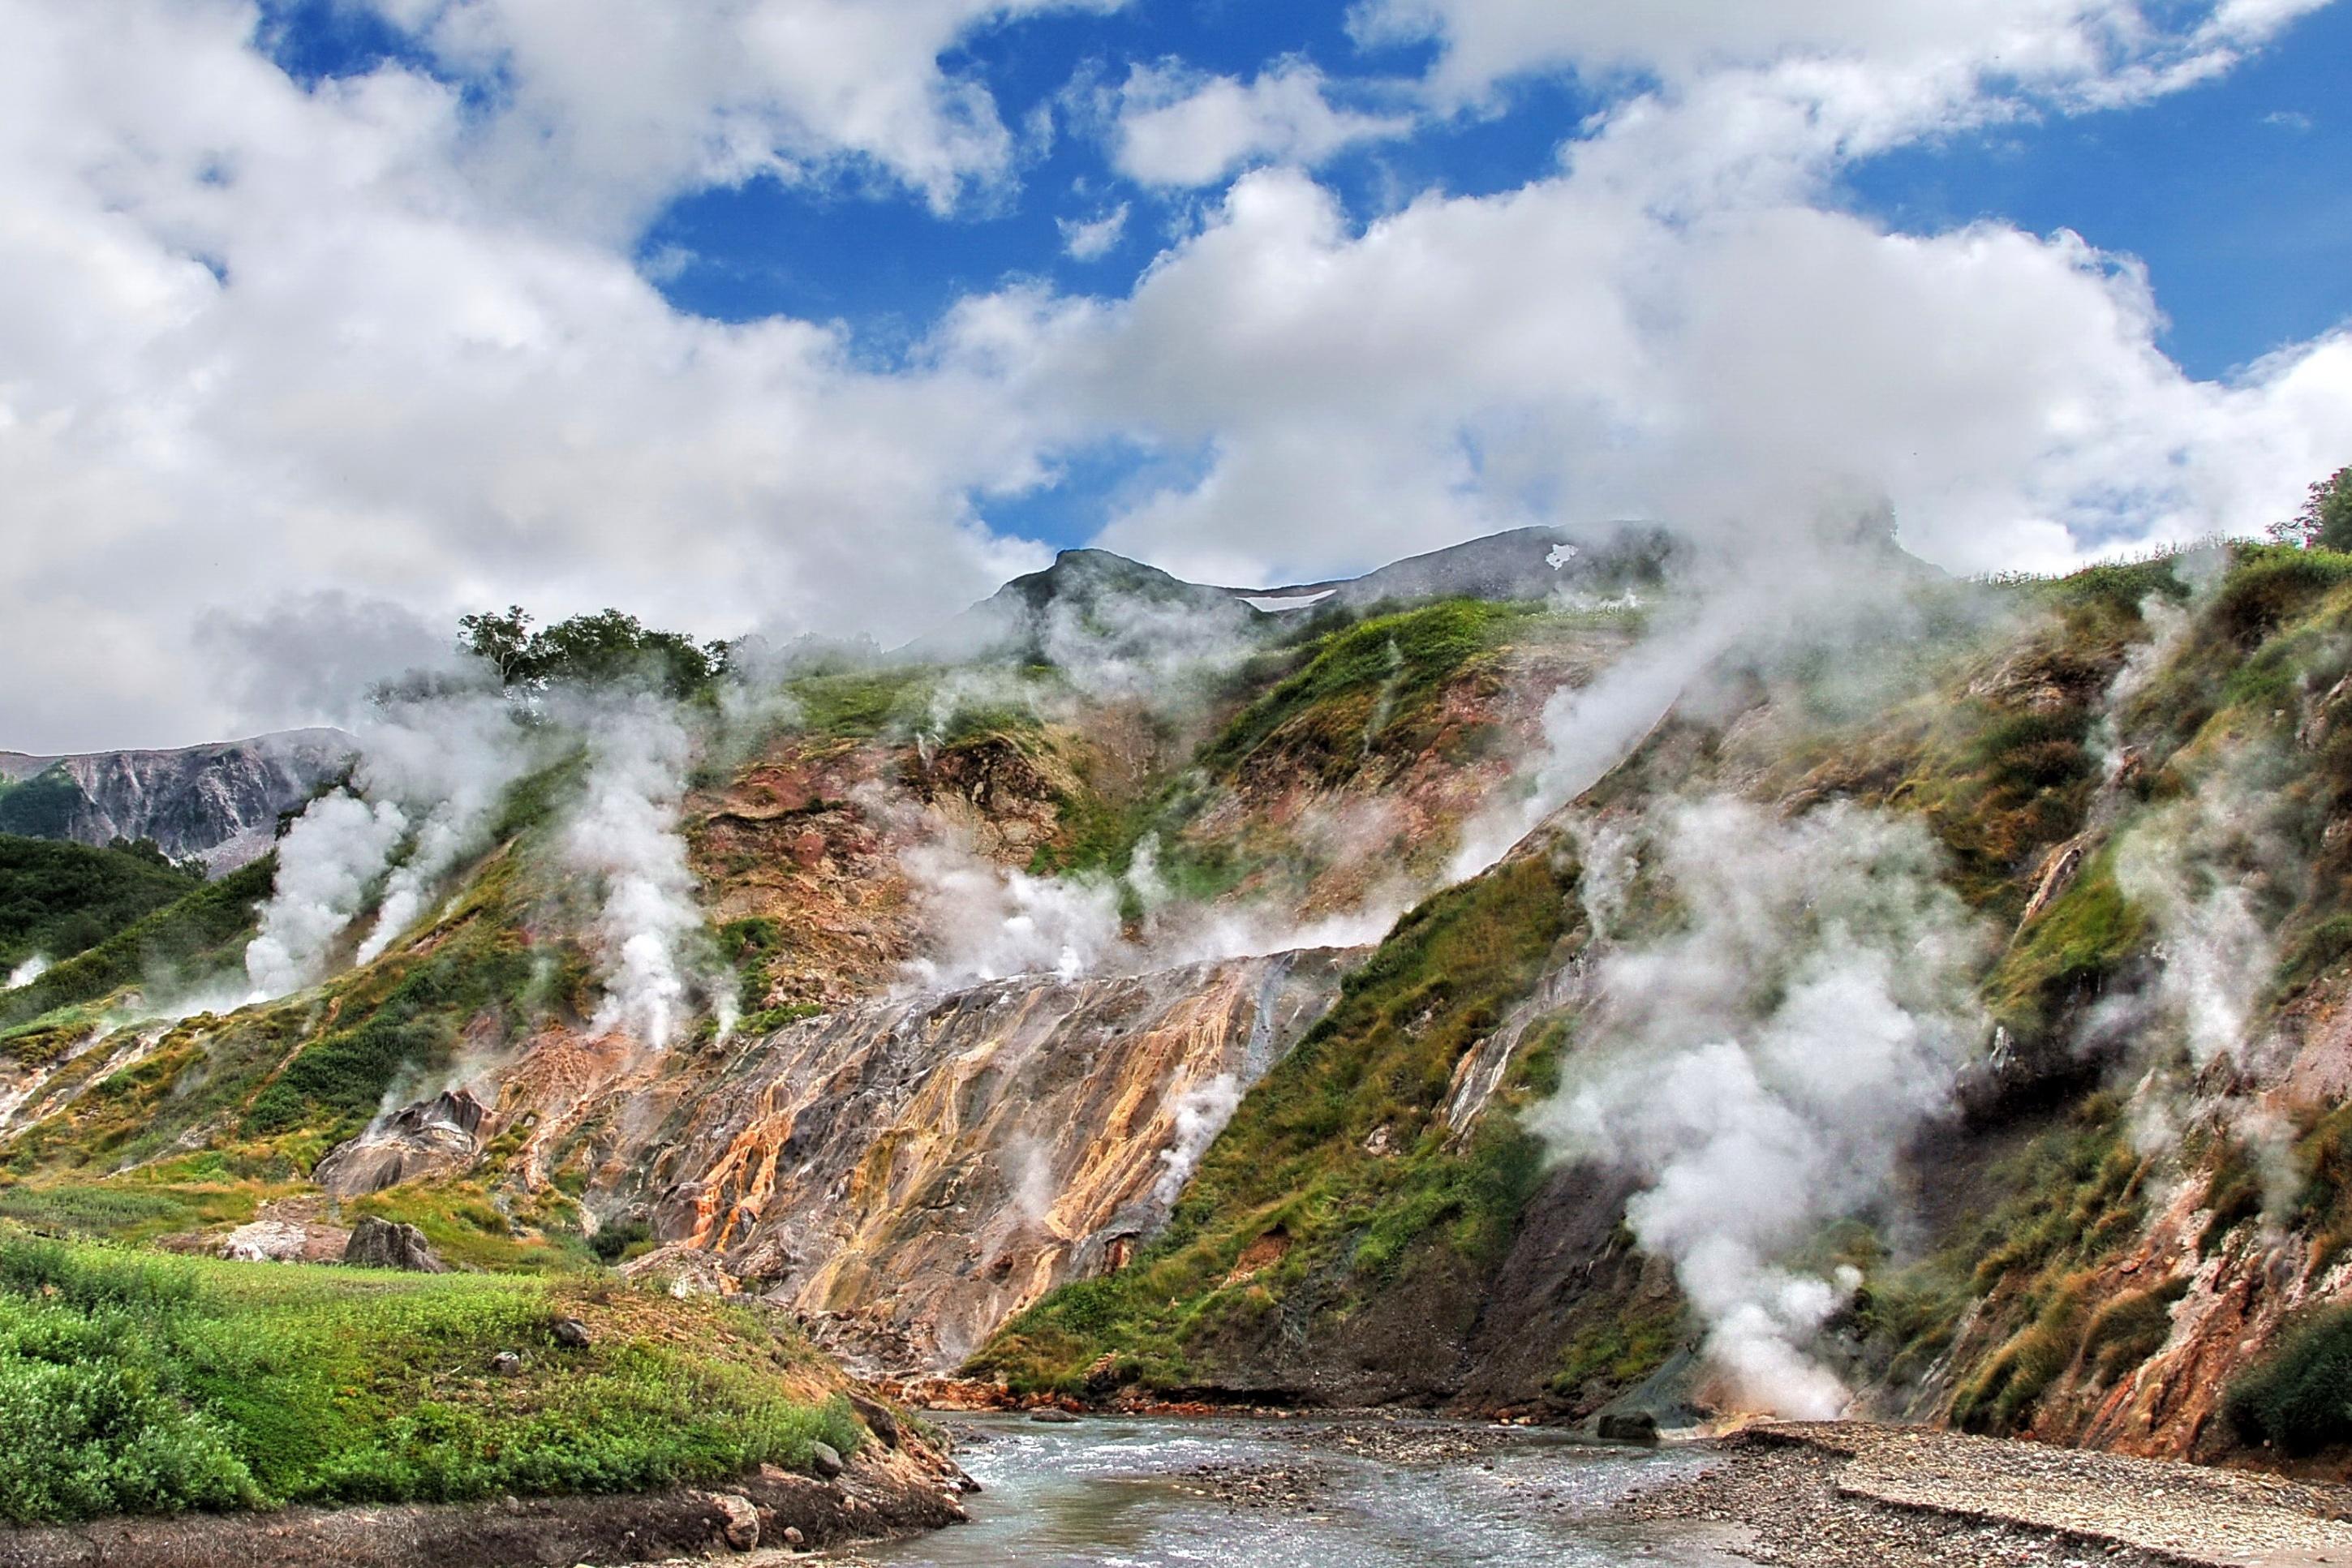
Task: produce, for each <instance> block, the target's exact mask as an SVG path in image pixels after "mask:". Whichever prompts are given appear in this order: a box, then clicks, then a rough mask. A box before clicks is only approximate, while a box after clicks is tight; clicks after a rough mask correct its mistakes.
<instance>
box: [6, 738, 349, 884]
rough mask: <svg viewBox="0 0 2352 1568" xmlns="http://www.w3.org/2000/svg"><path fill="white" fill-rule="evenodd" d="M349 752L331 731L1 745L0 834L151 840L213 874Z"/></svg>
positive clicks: (263, 838) (231, 863)
mask: <svg viewBox="0 0 2352 1568" xmlns="http://www.w3.org/2000/svg"><path fill="white" fill-rule="evenodd" d="M353 756H354V751H353V746H352V738H351V737H349V736H347V735H344V734H343V733H342V732H341V731H340V730H331V729H299V730H286V731H282V732H279V733H278V734H274V735H264V736H257V737H254V738H252V739H250V740H237V741H228V742H225V743H222V744H218V745H212V746H192V747H184V748H182V749H180V750H176V751H97V752H85V753H82V754H79V755H77V756H72V757H32V756H27V755H26V754H25V753H22V752H13V751H12V752H0V832H9V833H19V834H23V835H24V836H26V837H27V838H44V839H71V840H73V841H77V842H79V843H85V844H105V843H109V842H110V841H113V840H115V839H118V838H120V839H130V840H133V841H136V840H139V839H152V840H153V841H154V842H155V844H156V847H157V848H159V849H161V850H162V851H163V852H164V853H165V854H167V855H169V856H171V857H172V858H173V859H174V860H188V859H194V860H200V861H202V862H204V863H205V865H206V866H207V867H208V868H210V869H211V870H212V871H213V872H215V873H219V872H223V871H228V870H232V869H234V868H235V867H236V866H239V865H242V864H244V863H246V862H247V861H250V860H252V859H254V858H255V857H257V856H258V855H260V854H262V853H264V852H267V851H268V848H269V843H270V840H271V838H272V836H273V835H274V834H275V832H276V831H277V827H278V816H279V814H280V813H282V812H285V811H288V810H292V809H294V808H296V807H299V806H300V805H301V804H302V803H303V802H304V801H305V800H309V799H310V797H311V795H312V794H314V793H316V792H317V790H318V789H319V788H320V786H321V785H323V784H325V783H326V782H328V781H329V780H331V779H334V778H336V777H337V776H339V775H340V774H341V773H342V772H343V771H344V770H345V769H346V768H349V767H350V766H351V764H352V758H353Z"/></svg>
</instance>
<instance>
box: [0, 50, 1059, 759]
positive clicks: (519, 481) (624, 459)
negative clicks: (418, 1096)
mask: <svg viewBox="0 0 2352 1568" xmlns="http://www.w3.org/2000/svg"><path fill="white" fill-rule="evenodd" d="M252 20H253V18H252V16H251V15H250V14H249V13H247V12H245V11H243V10H241V9H238V8H236V7H230V6H224V5H165V4H147V5H122V6H109V7H105V8H103V9H102V10H101V9H100V8H95V7H57V6H48V5H38V4H21V3H20V4H0V36H5V38H6V39H7V42H8V47H7V48H5V50H0V271H5V274H6V276H7V277H9V279H10V287H8V288H7V289H6V290H5V292H0V494H4V495H5V497H6V500H5V545H6V548H5V549H0V602H5V603H6V604H7V605H8V606H9V613H8V614H7V615H6V616H5V617H0V662H5V664H6V665H7V667H8V668H9V670H10V672H11V679H10V680H9V682H8V683H7V686H8V691H7V693H6V695H5V697H0V737H5V739H0V743H5V744H8V745H14V746H17V747H29V748H32V749H37V750H49V749H65V748H70V747H85V746H104V745H122V744H131V743H146V744H161V743H164V742H167V741H192V740H197V739H205V738H213V737H216V735H217V734H218V733H222V732H226V730H229V729H231V728H240V727H246V726H247V725H249V724H252V723H262V722H282V721H288V720H291V719H295V718H299V717H303V716H307V714H306V713H303V712H297V711H292V710H290V709H289V708H286V707H278V708H261V709H256V708H252V707H251V706H249V705H240V704H230V703H225V702H223V701H222V700H220V698H219V695H218V694H217V693H216V692H215V689H214V685H213V683H212V682H210V681H208V680H207V679H205V676H204V674H203V672H202V670H201V668H200V667H199V666H198V665H197V664H196V661H195V660H194V658H192V657H191V653H190V645H189V643H188V641H187V639H188V635H189V631H190V623H191V622H192V620H193V619H194V617H195V615H196V614H197V613H198V612H201V611H202V610H204V609H206V608H208V607H215V606H229V607H235V608H236V609H238V610H239V611H243V612H250V611H253V610H257V609H264V608H267V607H268V606H270V605H273V604H275V603H276V602H277V601H279V600H280V599H282V598H285V597H288V596H289V595H307V594H309V593H311V592H312V591H318V590H321V589H330V588H343V589H346V590H355V591H358V592H359V593H360V594H362V596H364V597H365V598H367V599H370V600H379V601H389V602H391V603H393V604H396V605H399V606H402V607H404V608H405V609H406V610H408V611H409V612H414V613H417V614H421V615H423V616H424V617H425V620H426V622H428V623H429V624H433V625H438V626H442V627H447V626H449V625H451V624H452V623H453V621H454V617H455V615H456V613H457V612H458V611H460V610H462V609H469V608H482V607H485V606H490V605H496V604H503V603H505V602H507V601H509V599H514V598H524V599H528V600H530V601H531V602H532V603H533V605H534V606H535V607H537V608H540V609H541V611H542V612H568V611H574V610H582V609H593V608H596V607H598V606H599V605H601V604H604V603H625V604H626V605H628V606H629V607H630V608H631V609H633V610H635V611H636V612H639V613H640V614H643V615H644V616H646V618H647V619H648V620H650V621H653V622H656V623H669V624H676V625H680V626H683V627H686V628H688V629H690V630H693V631H696V632H701V633H704V634H718V633H721V632H739V631H741V630H743V629H745V628H746V627H747V626H750V625H752V624H755V623H759V622H772V623H774V624H777V625H780V626H784V627H803V626H806V627H813V628H818V629H828V628H829V629H832V630H835V631H843V632H849V631H871V632H877V634H881V635H885V636H887V635H890V634H892V633H894V632H906V633H911V632H915V631H918V630H920V629H921V628H922V627H923V626H925V625H926V624H928V623H929V622H932V621H934V620H936V619H938V618H940V617H942V616H944V615H946V614H948V613H951V612H953V611H954V610H956V609H958V608H960V607H961V604H963V603H964V602H967V601H970V600H971V599H972V598H974V597H977V596H978V595H979V594H981V593H983V592H985V591H987V590H988V589H989V588H990V587H991V586H992V583H993V582H994V581H995V580H1001V579H1002V578H1003V576H1004V575H1006V574H1008V573H1009V572H1012V571H1017V570H1027V569H1029V568H1031V567H1034V566H1035V565H1037V564H1040V562H1041V559H1042V552H1040V551H1038V550H1036V549H1034V547H1029V546H1025V545H1023V544H1021V543H1019V542H1018V541H1010V542H1008V541H1003V540H1000V539H997V538H993V537H992V536H991V535H990V534H989V533H988V532H987V531H986V530H985V529H984V528H982V527H981V526H980V525H979V523H978V522H977V519H976V517H974V515H973V512H972V509H971V500H970V498H969V497H971V494H972V493H974V492H975V491H977V492H981V493H986V492H989V491H992V490H998V489H1002V488H1004V487H1007V486H1020V485H1023V484H1026V483H1029V482H1031V481H1032V480H1033V479H1034V477H1035V476H1037V475H1038V474H1039V473H1040V472H1041V470H1040V469H1039V468H1038V467H1037V465H1036V462H1035V457H1034V453H1035V450H1036V444H1037V440H1038V437H1039V435H1040V434H1042V432H1041V431H1040V430H1038V429H1036V428H1033V427H1032V426H1031V425H1030V424H1029V423H1028V422H1027V421H1026V420H1025V418H1024V415H1023V414H1022V413H1020V412H1019V410H1018V408H1017V406H1016V405H1014V404H1013V402H1009V401H1008V400H1006V399H1005V398H1003V397H1002V396H1001V395H998V394H997V393H996V392H994V391H993V390H992V389H991V388H990V387H989V386H988V385H987V375H986V372H985V371H984V369H977V368H974V367H971V366H962V365H957V364H952V363H949V362H947V361H943V360H926V361H922V362H919V363H918V364H916V365H915V366H913V367H912V368H910V369H908V370H907V371H904V372H902V373H898V374H886V373H880V372H877V371H868V370H864V369H860V368H858V367H856V365H854V364H853V363H852V362H851V360H850V357H849V355H848V353H847V352H846V350H845V344H844V342H843V341H842V340H841V339H840V338H839V336H838V335H837V334H836V333H835V332H834V331H832V330H829V329H822V328H818V327H814V326H812V325H809V324H807V323H804V322H800V321H793V320H772V321H767V322H761V323H755V324H750V325H744V326H725V325H720V324H718V323H713V322H709V321H704V320H698V319H690V318H686V317H681V316H679V315H678V314H677V313H676V312H675V311H673V310H672V309H670V308H669V307H668V306H667V304H665V303H664V302H663V300H662V299H661V298H660V297H659V296H658V295H657V294H656V293H655V292H654V291H653V289H652V287H650V286H649V285H648V284H647V283H646V281H645V280H644V279H643V278H642V277H639V276H638V275H637V274H636V273H635V271H634V270H632V268H631V267H630V264H629V261H628V258H627V256H626V255H625V253H624V252H623V251H621V250H619V249H616V248H613V247H608V246H601V245H596V244H593V243H589V242H587V241H584V240H581V239H576V238H572V237H568V236H567V235H566V234H565V233H564V232H563V231H562V230H560V229H551V228H549V227H547V226H544V225H540V224H536V223H534V222H532V221H530V219H528V218H527V217H526V216H524V215H522V214H517V213H514V212H512V211H510V210H509V209H507V208H504V207H501V206H499V204H496V203H495V202H493V201H491V200H489V199H488V198H487V197H485V196H483V195H482V194H481V193H480V192H479V191H478V188H477V186H476V185H475V183H473V181H472V180H471V179H470V177H469V175H468V173H467V171H466V170H465V168H464V167H463V164H464V153H463V147H464V143H465V141H466V137H467V120H466V118H465V115H464V113H463V110H462V108H461V105H460V103H459V100H458V98H457V94H456V93H454V92H453V91H451V90H450V89H446V88H444V87H442V86H440V85H438V84H436V83H435V82H433V81H430V80H428V79H426V78H422V77H419V76H416V75H414V74H411V73H409V72H405V71H401V70H396V69H385V70H382V71H379V72H377V73H376V74H373V75H372V76H368V77H364V78H358V79H355V80H350V81H344V82H339V83H331V84H328V85H326V86H323V87H321V88H320V89H319V91H317V92H316V93H315V94H306V93H304V92H303V91H301V90H300V89H298V88H297V87H296V86H295V85H294V84H293V83H291V82H290V81H289V80H288V79H287V78H286V77H285V76H284V75H283V74H281V73H280V72H278V70H277V69H276V68H273V67H272V66H271V65H270V64H269V63H268V61H266V60H265V59H263V58H262V57H260V56H258V55H257V53H255V52H254V51H253V50H252V48H251V47H249V28H250V26H251V24H252ZM215 269H217V270H215ZM224 279H225V280H224Z"/></svg>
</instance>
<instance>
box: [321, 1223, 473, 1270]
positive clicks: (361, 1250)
mask: <svg viewBox="0 0 2352 1568" xmlns="http://www.w3.org/2000/svg"><path fill="white" fill-rule="evenodd" d="M343 1261H344V1262H345V1263H348V1264H350V1265H351V1266H352V1268H354V1269H404V1270H407V1271H408V1272H410V1273H412V1274H446V1273H447V1272H448V1271H449V1265H448V1264H446V1263H444V1262H443V1261H441V1260H440V1258H439V1257H438V1256H437V1255H436V1253H435V1252H434V1250H433V1249H432V1247H431V1246H430V1245H428V1244H427V1243H426V1241H425V1232H423V1231H422V1230H419V1229H417V1228H416V1227H415V1226H414V1225H400V1224H395V1223H394V1222H393V1221H392V1220H389V1219H378V1218H376V1217H375V1216H374V1215H373V1214H365V1215H362V1216H361V1217H360V1222H359V1223H358V1224H357V1225H355V1226H353V1227H352V1239H351V1240H350V1242H349V1243H348V1244H347V1245H345V1247H344V1248H343Z"/></svg>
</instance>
